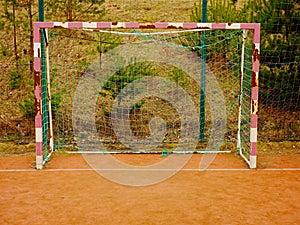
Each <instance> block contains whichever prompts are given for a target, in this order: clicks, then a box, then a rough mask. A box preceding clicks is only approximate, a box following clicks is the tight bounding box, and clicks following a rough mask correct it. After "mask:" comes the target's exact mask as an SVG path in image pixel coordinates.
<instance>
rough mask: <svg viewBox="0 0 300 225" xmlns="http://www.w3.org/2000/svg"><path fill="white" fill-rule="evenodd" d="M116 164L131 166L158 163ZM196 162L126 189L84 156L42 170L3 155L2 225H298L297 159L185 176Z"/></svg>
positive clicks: (146, 159)
mask: <svg viewBox="0 0 300 225" xmlns="http://www.w3.org/2000/svg"><path fill="white" fill-rule="evenodd" d="M117 157H118V159H119V160H121V161H123V162H126V163H130V164H132V165H145V164H149V163H153V162H155V161H157V160H161V158H160V156H159V155H118V156H117ZM201 157H203V156H202V155H194V156H193V157H192V158H191V160H190V161H189V162H188V164H187V165H186V167H185V170H182V171H180V172H178V173H177V174H176V175H174V176H172V177H171V178H169V179H166V180H165V181H163V182H160V183H158V184H155V185H150V186H146V187H130V186H124V185H120V184H117V183H113V182H111V181H109V180H108V179H105V178H103V177H102V176H100V175H99V174H98V173H97V172H96V171H94V170H92V169H90V167H89V165H88V163H87V162H86V161H85V159H84V157H83V156H81V155H55V156H54V157H53V159H52V160H51V161H50V162H49V163H48V164H47V167H46V168H45V169H44V170H42V171H37V170H35V169H34V163H33V162H34V160H35V158H34V156H33V155H27V156H3V157H0V170H1V172H0V190H1V196H0V221H1V222H0V223H1V224H2V225H4V224H18V225H19V224H44V225H45V224H51V225H52V224H300V214H299V211H300V201H299V200H300V176H299V175H300V170H299V168H300V155H299V154H294V155H283V154H281V155H272V154H263V155H259V169H257V170H248V169H247V166H246V164H245V163H244V162H243V161H242V160H241V158H240V157H239V156H236V155H218V156H217V157H216V158H215V160H214V161H213V163H212V164H211V165H210V167H209V169H208V170H205V171H195V170H189V169H193V168H197V167H198V165H199V161H200V160H201ZM141 162H143V163H141ZM276 168H277V169H276ZM295 168H298V169H295Z"/></svg>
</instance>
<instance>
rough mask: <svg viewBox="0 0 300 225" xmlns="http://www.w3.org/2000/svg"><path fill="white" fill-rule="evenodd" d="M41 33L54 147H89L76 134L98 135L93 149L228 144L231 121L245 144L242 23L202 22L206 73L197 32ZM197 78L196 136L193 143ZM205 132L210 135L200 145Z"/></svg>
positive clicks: (247, 95) (232, 143)
mask: <svg viewBox="0 0 300 225" xmlns="http://www.w3.org/2000/svg"><path fill="white" fill-rule="evenodd" d="M48 36H49V53H50V54H49V59H50V74H51V101H52V113H53V124H54V131H55V133H54V134H55V138H54V140H55V148H64V149H66V147H67V149H69V150H89V149H87V148H85V149H80V146H78V143H77V142H78V141H79V139H80V141H79V142H81V143H89V144H91V143H95V142H101V143H102V146H101V149H97V150H99V151H106V152H124V151H125V152H141V151H142V152H171V151H173V150H174V149H176V148H178V145H179V143H189V142H191V140H192V139H193V137H194V136H196V142H197V143H196V148H195V149H197V150H205V149H206V150H219V149H220V150H229V151H235V150H236V142H237V131H238V128H239V126H240V128H241V143H242V148H243V149H245V152H246V153H247V152H249V149H250V147H249V134H250V110H251V106H250V105H251V75H252V72H251V71H252V61H251V54H252V41H251V34H250V35H249V37H248V39H247V40H245V42H244V43H245V44H244V50H245V53H244V60H243V63H244V67H243V74H244V75H243V79H242V81H241V79H240V78H241V76H240V74H241V63H242V47H243V31H241V30H227V31H206V48H207V63H206V82H204V81H203V80H202V81H201V79H200V78H201V66H203V61H202V60H201V50H202V48H203V44H202V41H203V36H202V32H201V31H178V30H177V31H175V30H173V31H172V30H120V29H118V30H111V31H108V30H106V31H91V30H67V29H49V31H48ZM89 77H90V79H92V80H91V81H90V80H88V81H85V79H87V78H89ZM82 83H83V84H82ZM95 83H97V85H95ZM240 84H242V85H240ZM201 85H205V96H206V98H205V106H203V107H205V121H204V124H202V126H203V127H205V130H204V137H205V139H204V140H203V141H199V142H198V140H199V129H200V126H201V125H200V124H199V121H200V120H199V111H200V107H201V106H202V104H204V102H201V100H200V94H201V91H202V94H203V87H202V86H201ZM201 87H202V88H201ZM240 98H242V99H241V121H240V125H239V121H238V117H239V100H240ZM44 101H45V100H44ZM74 105H75V106H76V107H77V108H74ZM80 109H82V110H83V111H84V113H83V112H82V114H80V117H76V115H75V116H74V110H75V111H76V110H80ZM44 112H45V113H47V112H46V111H44ZM83 117H86V118H83ZM45 118H46V117H44V119H45ZM222 119H224V122H223V121H222ZM46 120H47V119H46ZM74 120H75V121H74ZM47 122H48V121H45V124H47ZM223 123H224V124H223ZM74 124H75V126H77V124H80V129H81V130H79V131H78V133H79V134H78V133H76V132H75V136H76V137H74V133H73V131H74V130H75V131H76V129H75V128H74ZM46 126H48V125H46ZM223 126H224V129H223V128H222V127H223ZM82 129H83V130H82ZM216 130H219V133H216ZM92 131H93V132H92ZM90 132H91V133H90ZM76 134H77V135H76ZM47 136H48V134H47V133H46V132H44V139H45V140H47V138H48V137H47ZM210 139H214V141H215V142H216V143H219V144H215V145H213V146H207V145H208V142H209V140H210ZM192 141H194V142H195V140H192ZM132 143H134V144H132ZM185 147H186V146H185ZM92 149H93V150H95V149H94V148H92ZM177 150H180V151H184V150H186V149H184V147H181V148H179V149H177Z"/></svg>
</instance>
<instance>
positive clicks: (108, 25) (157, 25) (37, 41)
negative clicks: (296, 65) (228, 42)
mask: <svg viewBox="0 0 300 225" xmlns="http://www.w3.org/2000/svg"><path fill="white" fill-rule="evenodd" d="M48 28H49V29H50V28H66V29H117V28H119V29H186V30H193V29H197V30H251V31H252V32H253V39H252V46H253V47H252V88H251V116H250V139H249V142H250V156H249V158H247V157H246V156H245V155H244V154H243V152H242V149H241V148H239V143H240V140H239V135H238V140H237V145H238V146H237V147H238V149H239V154H240V155H241V156H242V157H243V158H244V160H245V161H246V162H247V164H248V165H249V167H250V168H256V161H257V125H258V86H259V64H260V63H259V58H260V24H259V23H193V22H183V23H178V22H154V23H139V22H65V23H63V22H34V37H33V40H34V98H35V137H36V169H42V168H43V166H44V164H45V163H46V162H47V160H48V159H49V157H50V155H49V156H47V157H44V156H43V126H42V118H43V112H42V70H43V69H44V70H46V69H47V66H46V68H43V65H42V64H43V62H42V48H43V45H44V43H43V41H42V34H43V33H45V32H43V33H42V32H41V31H42V30H47V29H48ZM45 36H46V35H45ZM44 52H45V51H44ZM46 54H48V53H47V43H46ZM48 63H49V62H44V64H48ZM48 67H49V66H48ZM48 69H49V68H48ZM240 72H241V76H242V74H243V71H242V69H241V71H240ZM48 98H49V101H50V100H51V96H50V93H48ZM46 104H49V109H50V110H49V111H50V112H49V113H51V102H50V103H49V102H48V103H46ZM239 107H241V105H240V104H239ZM50 116H51V115H50ZM50 124H51V123H50ZM239 129H240V128H239ZM239 129H238V132H239V131H240V130H239ZM49 152H50V154H52V152H53V132H52V131H51V129H50V151H49Z"/></svg>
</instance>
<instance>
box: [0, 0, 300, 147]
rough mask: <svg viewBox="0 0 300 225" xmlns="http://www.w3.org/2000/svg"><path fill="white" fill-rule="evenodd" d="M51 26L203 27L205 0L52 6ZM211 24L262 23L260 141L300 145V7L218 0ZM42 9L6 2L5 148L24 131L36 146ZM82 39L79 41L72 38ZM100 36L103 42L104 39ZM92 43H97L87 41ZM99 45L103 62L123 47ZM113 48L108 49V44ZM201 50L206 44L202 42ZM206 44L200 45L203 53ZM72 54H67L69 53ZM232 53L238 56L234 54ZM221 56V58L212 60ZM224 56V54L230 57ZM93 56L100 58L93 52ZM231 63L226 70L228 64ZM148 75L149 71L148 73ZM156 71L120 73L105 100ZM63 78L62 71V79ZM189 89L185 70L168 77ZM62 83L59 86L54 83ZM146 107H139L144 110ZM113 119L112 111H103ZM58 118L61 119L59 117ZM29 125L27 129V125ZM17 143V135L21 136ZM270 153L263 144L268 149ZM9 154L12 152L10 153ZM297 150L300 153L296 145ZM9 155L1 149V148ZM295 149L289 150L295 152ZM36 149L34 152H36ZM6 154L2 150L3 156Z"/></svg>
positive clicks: (272, 0)
mask: <svg viewBox="0 0 300 225" xmlns="http://www.w3.org/2000/svg"><path fill="white" fill-rule="evenodd" d="M45 2H46V3H45V19H46V20H47V21H52V20H56V21H100V20H105V21H141V22H145V21H187V20H191V21H197V22H201V17H202V15H201V12H202V8H201V0H197V1H194V0H185V1H181V3H180V4H181V5H180V6H178V2H177V3H176V4H174V5H177V6H178V7H175V6H174V9H172V7H173V5H172V3H171V2H168V1H162V2H161V3H160V4H155V3H153V2H152V1H143V2H141V1H130V3H126V1H119V0H118V1H113V0H107V1H106V2H105V1H104V0H81V1H79V0H73V1H71V0H67V1H55V0H50V1H45ZM208 2H209V4H208V21H209V22H258V23H261V27H262V35H261V39H262V40H261V58H260V59H261V64H262V66H261V74H260V77H261V79H260V87H261V89H260V103H261V105H260V108H261V111H260V122H259V125H260V139H261V140H262V141H266V140H267V141H270V140H271V141H272V140H277V141H282V140H292V141H296V140H300V136H299V134H300V122H299V121H300V115H299V112H300V100H299V98H300V97H299V96H300V75H299V68H300V65H299V63H300V58H299V57H300V43H299V40H300V38H299V33H300V32H299V31H300V29H299V26H300V10H299V9H300V2H299V1H298V0H297V1H295V0H231V1H230V0H210V1H208ZM37 16H38V6H37V3H36V1H33V0H26V1H17V0H1V1H0V36H1V40H0V69H1V72H2V75H1V79H0V85H1V87H2V89H1V92H0V102H1V104H2V107H1V109H0V118H1V120H0V139H1V140H0V141H5V140H12V139H17V141H16V142H22V141H23V140H24V135H23V133H22V132H20V129H19V127H18V128H16V124H20V126H21V128H22V129H25V128H26V129H27V130H28V132H26V134H25V135H26V142H32V141H34V132H32V131H31V130H32V128H33V127H34V125H33V124H34V116H33V115H34V110H35V109H34V101H33V26H32V23H33V21H37ZM66 35H74V34H66ZM100 35H102V36H101V37H100ZM85 38H87V39H88V38H89V37H85ZM99 39H101V40H104V39H105V40H108V41H107V42H103V41H99V42H97V41H95V42H94V43H93V44H94V45H95V46H97V48H96V49H97V54H98V55H101V54H103V53H104V52H106V51H108V50H109V49H111V48H114V47H116V46H118V45H119V44H120V43H119V42H120V41H119V40H117V39H112V38H111V37H108V36H107V35H106V36H105V35H104V34H99ZM104 43H105V44H104ZM199 43H200V45H201V38H200V39H199ZM199 43H198V45H199ZM236 43H237V42H230V43H227V44H226V46H228V49H227V51H226V52H229V53H228V54H227V55H223V56H220V59H222V60H224V59H226V60H228V61H230V59H231V58H232V57H235V54H237V53H235V52H234V45H235V44H236ZM211 48H212V49H210V51H209V52H211V53H210V54H214V55H208V59H210V58H216V55H219V54H220V53H219V52H218V49H213V46H212V47H211ZM62 51H67V50H62ZM230 51H231V52H230ZM212 52H213V53H212ZM222 52H224V51H223V50H222ZM85 53H86V54H94V53H92V52H89V49H86V52H85ZM226 60H225V61H224V63H225V64H226ZM77 63H78V67H84V68H86V67H87V66H88V63H87V60H86V59H85V58H84V57H80V56H78V61H77ZM141 67H142V69H141ZM155 72H157V71H155V69H154V68H153V65H149V66H148V67H144V65H139V64H135V65H131V66H129V67H128V68H126V69H124V70H121V71H118V72H117V73H116V74H115V75H116V76H113V77H112V78H111V81H117V84H119V85H117V86H115V87H113V83H114V82H110V81H107V83H106V84H105V85H104V89H103V91H102V93H100V94H101V95H102V96H104V95H111V96H116V95H117V94H118V92H119V91H120V90H121V89H122V88H123V87H124V86H125V85H126V83H130V82H133V81H134V80H135V79H136V77H139V76H141V74H143V75H145V74H149V73H151V74H152V75H153V73H155ZM52 74H55V71H54V73H52ZM166 76H167V77H169V78H170V79H173V80H175V81H176V82H177V83H178V84H179V85H180V86H182V87H189V86H190V83H189V81H188V80H185V79H183V77H184V74H183V73H182V71H179V70H178V69H177V68H172V69H170V70H169V74H167V75H166ZM53 79H54V78H53ZM67 90H68V88H61V91H60V92H58V93H57V94H56V95H53V96H52V98H53V102H52V103H53V109H54V108H57V107H58V108H59V106H60V105H61V104H62V103H63V99H62V96H63V93H64V92H65V91H67ZM144 103H145V102H143V101H141V102H139V103H137V104H136V105H135V108H134V110H141V109H142V107H143V104H144ZM102 110H103V112H104V113H106V114H107V113H108V112H107V111H108V109H102ZM54 113H55V111H54ZM20 121H21V122H20ZM14 133H15V134H16V135H13V134H14ZM261 145H262V146H263V144H261ZM5 146H6V145H5ZM296 146H297V145H296ZM0 148H1V147H0ZM287 148H288V147H287ZM30 149H31V148H30ZM0 152H1V150H0Z"/></svg>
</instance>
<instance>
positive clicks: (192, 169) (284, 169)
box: [0, 168, 300, 173]
mask: <svg viewBox="0 0 300 225" xmlns="http://www.w3.org/2000/svg"><path fill="white" fill-rule="evenodd" d="M74 171H178V172H180V171H187V172H189V171H190V172H197V171H199V172H202V171H300V168H265V169H249V168H211V169H210V168H208V169H200V168H184V169H171V168H166V169H164V168H162V169H158V168H156V169H155V168H154V169H148V168H145V169H140V168H138V169H126V168H96V169H93V168H58V169H45V170H42V171H39V170H36V169H7V170H0V173H9V172H74Z"/></svg>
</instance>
